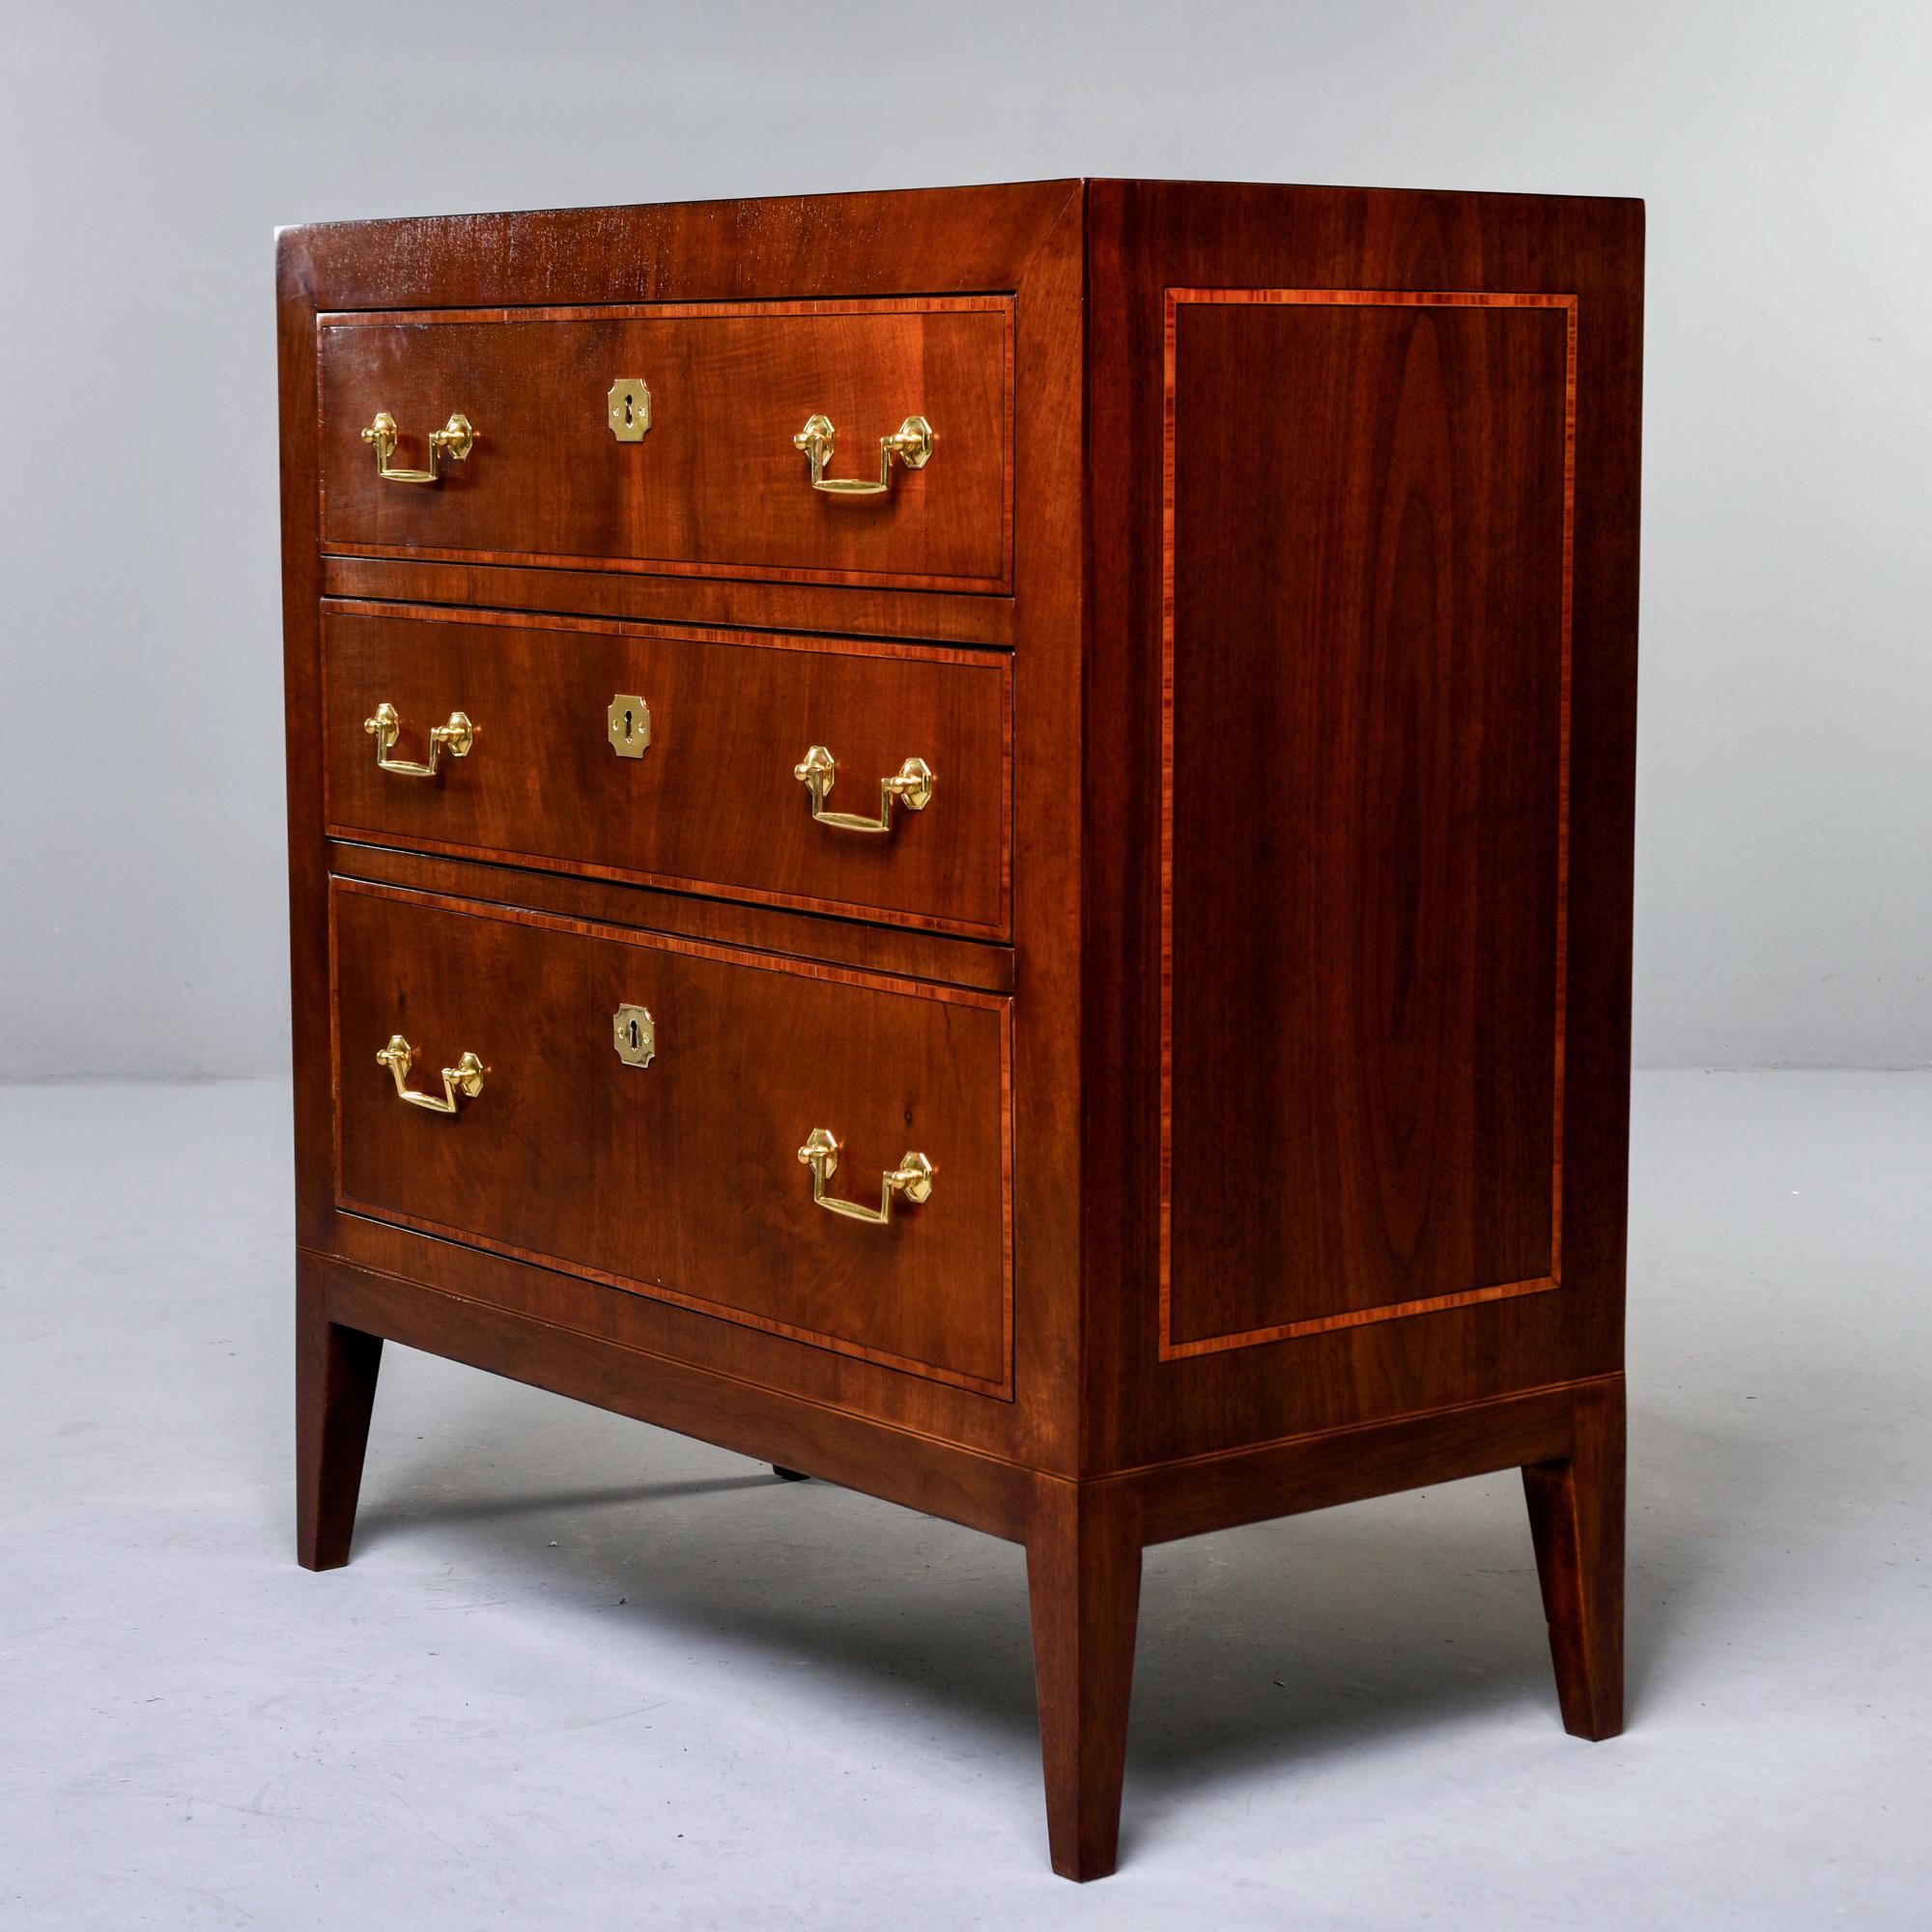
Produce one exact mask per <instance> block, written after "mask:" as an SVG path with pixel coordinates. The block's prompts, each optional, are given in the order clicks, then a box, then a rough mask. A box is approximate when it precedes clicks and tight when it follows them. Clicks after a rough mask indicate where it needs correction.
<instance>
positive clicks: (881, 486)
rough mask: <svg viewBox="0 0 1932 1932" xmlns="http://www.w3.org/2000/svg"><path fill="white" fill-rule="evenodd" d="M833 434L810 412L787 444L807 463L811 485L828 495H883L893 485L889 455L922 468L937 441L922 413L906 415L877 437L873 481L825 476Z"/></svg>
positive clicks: (850, 477)
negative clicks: (890, 432) (894, 427)
mask: <svg viewBox="0 0 1932 1932" xmlns="http://www.w3.org/2000/svg"><path fill="white" fill-rule="evenodd" d="M837 434H838V432H837V431H836V430H834V428H833V427H832V425H831V423H830V422H829V421H828V420H827V419H826V418H825V417H824V416H819V415H814V416H808V417H807V418H806V423H805V427H804V428H803V429H802V430H800V431H799V433H798V434H797V435H796V436H795V437H793V438H792V440H791V446H792V447H793V448H794V449H802V450H803V451H804V452H805V458H806V461H807V462H808V463H809V464H810V466H811V487H812V488H813V489H814V490H822V491H823V492H824V493H825V494H826V496H828V497H883V496H884V495H885V494H886V492H887V491H888V490H890V489H891V488H892V487H893V458H894V457H895V456H896V457H897V458H898V460H899V461H900V462H901V463H903V464H904V465H905V467H906V468H907V469H924V468H925V466H926V465H927V464H928V463H930V462H931V461H932V445H933V444H934V442H936V441H937V440H938V437H937V435H936V433H935V432H934V430H933V427H932V425H931V424H930V423H929V422H927V421H926V419H925V418H924V417H923V416H907V417H906V419H905V421H904V422H902V423H900V424H899V426H898V428H897V430H896V431H895V433H894V434H893V435H891V436H882V437H881V438H880V439H879V480H878V481H877V482H876V483H873V482H871V481H869V480H868V479H867V478H866V477H863V476H828V475H826V473H825V466H826V465H827V464H828V463H830V462H831V461H832V444H833V439H834V437H835V436H836V435H837Z"/></svg>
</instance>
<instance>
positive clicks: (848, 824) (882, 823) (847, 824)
mask: <svg viewBox="0 0 1932 1932" xmlns="http://www.w3.org/2000/svg"><path fill="white" fill-rule="evenodd" d="M837 774H838V760H837V759H836V758H835V757H833V755H832V753H830V752H828V751H827V750H826V749H825V747H824V746H823V745H814V746H812V748H811V749H810V751H809V752H807V753H806V754H805V762H804V763H803V764H797V765H794V766H793V767H792V768H791V775H792V777H793V778H795V779H796V780H798V781H799V782H800V783H801V784H802V785H804V786H805V788H806V790H807V791H809V792H810V794H811V815H812V817H814V818H815V819H817V821H818V822H819V824H821V825H833V826H837V827H838V830H839V831H841V832H890V831H891V830H892V829H893V807H894V806H895V805H902V806H904V807H905V809H906V810H908V811H923V810H925V808H926V807H927V806H928V805H930V804H931V803H932V789H933V787H934V786H935V785H936V784H937V783H938V782H939V781H938V779H937V778H935V777H934V776H933V771H932V767H931V766H930V765H928V764H927V763H926V762H925V760H924V759H923V758H908V759H907V760H906V761H905V763H904V764H902V765H901V766H900V767H899V769H898V774H897V776H896V777H895V778H890V779H881V780H880V781H879V815H878V817H876V818H862V817H860V815H859V814H858V813H857V812H856V811H827V810H826V809H825V801H826V798H827V796H828V795H829V794H830V792H831V790H832V785H833V781H834V780H835V778H836V777H837Z"/></svg>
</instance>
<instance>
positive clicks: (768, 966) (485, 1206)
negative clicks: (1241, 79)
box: [279, 182, 1642, 1879]
mask: <svg viewBox="0 0 1932 1932" xmlns="http://www.w3.org/2000/svg"><path fill="white" fill-rule="evenodd" d="M279 276H280V311H279V313H280V339H281V397H282V490H283V564H284V582H285V628H286V638H287V678H288V699H287V726H288V752H289V798H290V863H291V868H292V878H293V885H292V904H293V920H294V977H295V989H294V991H295V998H294V1014H295V1034H296V1137H297V1159H298V1270H297V1280H298V1305H299V1315H298V1378H297V1389H298V1400H297V1426H298V1528H299V1553H300V1557H301V1560H302V1561H303V1562H304V1563H305V1564H308V1565H309V1566H311V1567H312V1568H317V1569H324V1568H328V1567H330V1566H332V1565H336V1564H340V1563H343V1562H346V1561H347V1560H348V1556H349V1548H350V1541H351V1535H352V1529H353V1523H354V1518H355V1495H356V1490H357V1486H358V1482H359V1478H360V1472H361V1463H362V1455H363V1446H364V1443H365V1441H366V1438H367V1434H368V1424H369V1417H370V1411H371V1405H372V1402H373V1400H374V1395H375V1388H376V1378H377V1371H378V1367H379V1364H380V1360H381V1352H382V1345H383V1342H384V1340H385V1339H386V1340H392V1341H397V1342H402V1343H406V1344H408V1345H410V1346H411V1347H414V1348H421V1349H427V1350H433V1351H435V1352H437V1353H440V1354H443V1355H447V1356H450V1357H453V1358H455V1359H457V1360H460V1361H464V1362H469V1363H472V1364H474V1365H475V1366H477V1367H479V1368H482V1369H486V1370H489V1371H492V1372H494V1373H497V1374H499V1375H505V1376H511V1377H514V1378H517V1379H519V1380H523V1381H527V1382H533V1383H536V1384H538V1385H540V1386H542V1387H544V1388H548V1389H553V1390H555V1391H556V1392H558V1393H560V1394H563V1395H568V1396H572V1397H575V1398H577V1399H579V1400H581V1401H584V1402H590V1403H595V1404H598V1405H600V1406H604V1407H607V1408H611V1409H614V1410H617V1411H619V1412H621V1413H624V1414H628V1415H634V1416H637V1417H639V1418H641V1419H644V1420H647V1421H650V1422H654V1423H657V1424H659V1425H661V1426H663V1427H665V1428H668V1429H673V1430H678V1431H682V1432H684V1433H687V1434H690V1435H696V1436H701V1437H703V1438H704V1439H706V1440H708V1441H712V1442H716V1443H719V1444H722V1445H724V1446H725V1447H727V1448H730V1449H733V1450H736V1451H740V1452H742V1453H744V1454H747V1455H751V1456H754V1457H758V1458H761V1459H763V1460H765V1461H767V1462H770V1463H774V1464H777V1465H780V1466H781V1467H782V1468H784V1469H786V1470H788V1471H802V1472H804V1473H807V1474H810V1475H815V1476H819V1477H822V1478H826V1479H829V1480H832V1481H835V1482H839V1483H844V1484H848V1485H851V1486H852V1487H855V1488H858V1489H862V1490H866V1491H868V1492H871V1493H873V1494H876V1495H880V1496H884V1497H888V1498H890V1499H892V1500H894V1501H897V1502H901V1503H904V1504H907V1505H908V1506H910V1507H912V1508H916V1509H922V1510H927V1511H930V1512H932V1513H934V1514H936V1515H939V1516H944V1517H947V1518H950V1519H952V1520H955V1521H958V1522H962V1523H967V1524H970V1525H972V1526H974V1527H976V1528H979V1529H983V1530H986V1531H988V1532H990V1533H992V1534H994V1535H998V1536H1004V1537H1008V1538H1011V1539H1013V1540H1016V1541H1018V1542H1021V1543H1023V1544H1024V1545H1025V1547H1026V1553H1027V1576H1028V1581H1029V1587H1030V1591H1031V1596H1032V1603H1033V1620H1034V1651H1035V1660H1036V1671H1037V1690H1038V1697H1039V1716H1040V1733H1041V1744H1042V1749H1043V1755H1044V1761H1045V1769H1046V1796H1047V1822H1048V1832H1049V1838H1050V1842H1051V1849H1052V1857H1053V1864H1054V1868H1055V1869H1056V1870H1058V1871H1060V1872H1063V1873H1065V1874H1066V1875H1067V1876H1068V1877H1071V1878H1079V1879H1086V1878H1094V1877H1098V1876H1101V1875H1102V1874H1104V1873H1106V1872H1108V1871H1110V1870H1111V1869H1112V1868H1113V1864H1114V1859H1115V1850H1116V1843H1117V1836H1118V1826H1119V1818H1120V1807H1121V1794H1122V1767H1123V1763H1124V1756H1125V1747H1126V1714H1127V1702H1128V1689H1129V1684H1130V1680H1131V1676H1132V1668H1133V1652H1134V1632H1135V1622H1136V1613H1137V1607H1138V1602H1139V1593H1140V1569H1141V1551H1142V1549H1143V1548H1145V1547H1146V1546H1147V1545H1148V1544H1151V1543H1157V1542H1162V1541H1166V1540H1169V1539H1173V1538H1178V1537H1185V1536H1195V1535H1199V1534H1201V1533H1203V1532H1205V1531H1208V1530H1213V1529H1218V1528H1223V1527H1226V1526H1228V1525H1231V1524H1236V1523H1241V1522H1247V1521H1253V1520H1260V1519H1264V1518H1268V1517H1273V1516H1281V1515H1287V1514H1290V1513H1293V1512H1296V1511H1301V1510H1309V1509H1319V1508H1322V1507H1325V1506H1328V1505H1331V1504H1335V1503H1342V1502H1348V1501H1350V1500H1355V1499H1359V1498H1363V1497H1368V1496H1373V1495H1377V1494H1380V1493H1384V1492H1390V1491H1394V1490H1401V1489H1407V1488H1415V1487H1420V1486H1424V1485H1431V1486H1433V1485H1435V1484H1439V1483H1444V1482H1447V1481H1450V1480H1452V1479H1454V1478H1457V1477H1461V1476H1466V1475H1473V1474H1476V1473H1479V1472H1482V1471H1487V1470H1497V1469H1506V1468H1520V1469H1521V1470H1522V1472H1523V1484H1524V1490H1525V1494H1526V1497H1527V1501H1528V1511H1529V1519H1530V1529H1531V1532H1532V1536H1533V1540H1534V1546H1535V1551H1536V1559H1537V1568H1538V1571H1539V1574H1540V1577H1541V1579H1542V1588H1543V1602H1544V1608H1545V1613H1546V1616H1547V1618H1548V1625H1549V1635H1550V1649H1551V1654H1552V1657H1553V1659H1554V1662H1555V1667H1556V1679H1557V1691H1558V1697H1559V1701H1560V1706H1561V1711H1562V1718H1563V1722H1564V1724H1565V1726H1566V1728H1568V1729H1569V1730H1571V1731H1572V1732H1575V1733H1576V1734H1577V1735H1578V1736H1582V1737H1590V1738H1601V1737H1606V1736H1609V1735H1611V1734H1612V1733H1614V1732H1615V1731H1616V1730H1617V1729H1618V1728H1619V1726H1620V1724H1621V1721H1622V1675H1621V1657H1622V1636H1621V1620H1622V1595H1623V1577H1622V1563H1623V1466H1624V1434H1623V1430H1624V1384H1623V1374H1622V1361H1623V1355H1622V1326H1623V1273H1624V1216H1625V1169H1626V1135H1627V1126H1628V1075H1627V1066H1628V1051H1629V1019H1628V1015H1629V987H1630V889H1631V799H1632V781H1633V770H1634V697H1635V675H1636V654H1635V653H1636V558H1637V458H1638V440H1637V430H1638V399H1639V373H1640V359H1641V279H1642V211H1641V208H1640V206H1639V205H1638V204H1636V203H1634V202H1625V201H1597V200H1580V199H1553V198H1543V197H1535V196H1514V195H1462V194H1441V193H1404V192H1392V191H1384V190H1366V189H1343V188H1299V187H1296V188H1290V187H1261V186H1208V185H1179V184H1167V183H1149V182H1056V183H1042V184H1036V185H1027V186H1020V187H1001V188H974V189H956V190H955V189H948V190H934V191H930V192H921V193H899V194H876V195H851V196H840V197H830V198H822V199H815V200H798V199H778V200H769V201H752V202H740V203H712V204H701V205H689V206H679V207H656V208H651V207H645V208H624V209H609V210H580V211H573V212H569V213H547V214H519V215H502V216H487V217H481V218H476V217H470V218H466V219H460V220H459V219H449V220H440V219H428V220H419V221H386V222H373V223H358V224H348V225H342V226H323V227H314V228H302V229H292V230H288V231H285V233H284V234H283V236H282V238H281V246H280V255H279ZM819 419H823V421H822V422H821V421H820V420H819ZM825 422H829V423H830V425H832V427H831V429H830V430H829V431H828V430H827V429H825V428H824V426H823V424H824V423H825ZM827 484H831V485H844V486H860V485H869V486H871V487H870V488H869V489H863V490H862V489H858V488H849V487H847V488H825V487H815V486H824V485H827ZM881 484H883V486H884V487H879V486H880V485H881ZM1445 1506H1447V1505H1446V1504H1445Z"/></svg>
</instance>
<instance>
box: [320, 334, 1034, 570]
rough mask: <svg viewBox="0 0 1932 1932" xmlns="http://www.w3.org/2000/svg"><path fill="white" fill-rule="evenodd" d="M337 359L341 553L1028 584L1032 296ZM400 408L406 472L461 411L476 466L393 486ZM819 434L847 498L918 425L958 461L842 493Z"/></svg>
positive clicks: (331, 370)
mask: <svg viewBox="0 0 1932 1932" xmlns="http://www.w3.org/2000/svg"><path fill="white" fill-rule="evenodd" d="M319 361H320V370H321V447H322V479H323V517H322V528H323V541H324V543H325V544H326V545H327V546H328V547H329V548H330V549H332V550H358V551H369V552H373V553H375V554H391V555H404V556H411V557H417V556H427V557H451V556H454V557H472V558H475V559H476V560H478V561H490V560H498V561H513V560H517V559H520V558H522V559H541V560H545V561H550V562H554V563H569V562H582V561H586V560H596V561H600V562H603V563H605V564H606V565H610V566H616V567H622V568H626V569H637V570H657V571H671V572H679V571H686V572H696V573H699V574H710V575H714V576H716V575H726V576H728V575H751V576H762V575H776V576H780V577H793V578H802V579H810V578H817V579H820V580H821V581H831V582H875V583H895V582H896V583H919V584H930V585H934V586H938V587H949V588H954V589H957V588H973V589H981V590H995V589H1005V588H1008V587H1009V541H1008V539H1009V519H1010V494H1009V475H1010V437H1011V415H1012V384H1011V368H1012V300H1011V298H1010V297H1007V296H984V297H953V298H931V299H929V300H915V301H891V302H873V303H868V304H864V305H861V304H857V303H851V302H824V301H798V302H786V303H779V304H765V305H754V304H734V305H731V306H728V307H726V306H715V305H711V304H684V305H679V306H675V307H672V308H668V309H661V310H646V309H619V310H595V309H588V310H586V309H560V310H539V311H527V310H518V309H498V310H486V311H482V312H476V311H432V312H428V313H424V314H416V315H409V316H396V315H364V314H357V315H347V316H326V317H324V318H323V319H322V324H321V328H320V349H319ZM620 377H621V378H627V379H630V378H635V379H639V380H641V381H642V382H643V383H645V384H647V385H648V387H649V390H650V395H651V403H652V412H651V414H652V419H651V426H650V428H649V430H648V431H647V432H646V434H645V435H644V436H643V437H642V438H641V439H639V440H636V441H620V440H617V439H616V438H615V437H613V435H612V434H611V428H610V425H609V423H608V421H607V397H608V394H609V391H610V389H611V384H612V383H613V382H614V381H615V380H617V379H618V378H620ZM379 410H382V411H386V412H388V413H389V414H390V415H391V416H392V417H393V418H394V419H395V421H396V423H397V424H398V426H399V427H400V429H401V430H402V431H403V432H404V440H403V442H402V444H401V445H400V446H399V448H398V452H397V455H396V456H395V458H394V459H393V461H394V463H396V464H399V465H407V466H409V467H411V468H420V467H422V466H423V465H424V464H426V462H427V460H428V449H427V444H426V442H425V440H424V439H425V438H426V437H427V436H428V433H429V432H430V431H431V430H433V429H440V427H441V426H442V424H443V423H444V421H445V420H446V419H447V417H448V416H449V414H450V412H452V411H458V412H461V413H462V414H463V415H464V416H465V417H467V418H468V420H469V422H470V423H471V424H472V425H473V427H474V430H475V432H476V443H475V447H474V449H473V450H472V451H471V453H470V454H469V457H468V458H467V459H465V460H464V461H462V462H460V463H457V462H445V463H444V464H443V465H442V469H441V477H440V481H439V482H437V483H435V484H434V485H412V484H402V483H395V482H387V481H384V479H382V478H381V477H380V476H379V475H378V474H377V470H376V460H375V455H374V452H373V450H372V449H371V447H370V446H369V445H368V444H367V443H365V442H364V441H363V440H362V432H363V431H364V430H365V429H367V428H368V427H369V426H370V425H371V423H372V422H373V420H374V418H375V415H376V412H378V411H379ZM813 415H824V416H826V417H828V418H829V419H830V420H831V422H832V423H833V425H834V427H835V428H836V430H837V431H838V438H837V443H836V449H835V455H834V459H833V461H832V463H831V465H830V466H829V469H828V472H827V473H828V474H829V475H831V476H832V477H834V478H838V477H843V478H847V479H850V480H855V481H857V480H871V481H874V482H876V481H877V480H878V475H879V439H880V438H881V437H882V436H887V435H891V434H893V433H895V432H896V431H897V430H898V428H899V425H900V423H901V422H902V421H903V420H904V419H905V418H906V417H908V416H912V415H918V416H923V417H924V418H925V419H926V420H927V421H928V422H929V423H930V424H931V426H932V429H933V431H934V432H935V436H936V441H935V444H934V447H933V451H932V455H931V458H930V461H929V462H927V463H926V465H925V466H924V467H923V468H922V469H910V468H908V467H906V466H904V465H902V464H900V463H897V462H895V463H894V465H893V471H892V486H891V488H890V490H888V491H886V492H885V493H883V494H880V495H875V496H864V497H855V496H838V495H828V494H825V493H823V492H820V491H815V490H813V489H812V487H811V483H810V469H809V466H808V463H807V460H806V458H805V456H804V455H803V454H801V453H800V451H799V450H797V449H796V448H794V447H793V445H792V438H793V437H794V436H795V435H797V434H798V433H799V432H800V431H801V430H802V429H803V428H804V426H805V423H806V421H807V419H808V418H809V417H810V416H813Z"/></svg>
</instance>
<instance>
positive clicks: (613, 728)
mask: <svg viewBox="0 0 1932 1932" xmlns="http://www.w3.org/2000/svg"><path fill="white" fill-rule="evenodd" d="M605 728H606V730H607V731H608V733H609V734H610V739H611V750H612V751H613V752H615V753H616V754H617V755H618V756H619V757H620V758H641V757H642V756H643V755H644V753H646V752H647V751H648V750H649V749H650V743H651V707H650V706H649V705H648V704H646V703H645V702H644V700H643V699H642V698H641V697H634V696H631V694H630V693H629V692H626V691H620V692H619V693H618V694H617V695H616V696H615V697H613V698H612V699H611V708H610V710H609V711H608V712H607V713H606V714H605Z"/></svg>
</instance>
